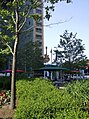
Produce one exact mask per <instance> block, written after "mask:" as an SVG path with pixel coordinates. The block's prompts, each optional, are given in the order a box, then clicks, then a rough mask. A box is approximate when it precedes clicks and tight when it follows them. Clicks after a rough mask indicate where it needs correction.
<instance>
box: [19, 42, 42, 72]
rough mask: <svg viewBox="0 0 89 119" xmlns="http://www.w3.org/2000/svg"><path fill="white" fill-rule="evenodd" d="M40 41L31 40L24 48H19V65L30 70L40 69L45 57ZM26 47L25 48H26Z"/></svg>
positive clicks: (20, 67)
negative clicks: (43, 56)
mask: <svg viewBox="0 0 89 119" xmlns="http://www.w3.org/2000/svg"><path fill="white" fill-rule="evenodd" d="M39 47H40V45H39V42H35V43H34V42H32V41H29V42H28V43H26V44H25V45H24V47H23V48H20V49H19V50H18V54H17V67H18V69H23V70H25V71H29V70H30V69H39V68H41V67H42V66H43V58H42V53H41V49H40V48H39ZM24 49H25V50H24Z"/></svg>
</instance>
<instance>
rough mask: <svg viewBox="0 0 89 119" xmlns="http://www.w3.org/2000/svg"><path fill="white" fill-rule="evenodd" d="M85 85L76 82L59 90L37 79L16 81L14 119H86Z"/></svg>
mask: <svg viewBox="0 0 89 119" xmlns="http://www.w3.org/2000/svg"><path fill="white" fill-rule="evenodd" d="M87 82H88V83H89V81H81V82H79V81H76V82H74V83H72V84H68V86H67V87H66V88H65V89H64V90H60V89H57V88H56V87H54V86H53V84H52V83H51V82H49V81H47V80H43V79H39V78H36V79H34V80H31V81H29V80H19V81H17V99H18V106H17V108H16V112H15V115H14V119H88V118H89V114H88V109H87V108H86V106H87V104H88V101H89V96H88V94H89V84H87ZM85 86H86V87H87V88H86V87H85ZM87 92H88V93H87Z"/></svg>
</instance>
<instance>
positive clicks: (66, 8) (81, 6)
mask: <svg viewBox="0 0 89 119" xmlns="http://www.w3.org/2000/svg"><path fill="white" fill-rule="evenodd" d="M51 13H52V17H51V18H50V20H49V21H47V20H44V24H45V25H47V24H50V23H53V24H54V23H59V22H63V23H59V24H54V25H51V26H48V27H45V28H44V49H45V47H46V46H47V47H48V54H49V56H50V50H51V48H52V49H54V47H57V45H58V43H59V39H60V35H62V34H63V33H64V31H65V30H68V31H69V32H73V33H74V34H75V33H77V36H76V38H78V39H79V38H80V39H82V40H83V42H82V44H85V49H86V50H85V54H86V55H87V57H88V58H89V0H73V3H70V4H66V2H59V3H58V4H56V7H55V11H54V12H51ZM44 53H45V52H44Z"/></svg>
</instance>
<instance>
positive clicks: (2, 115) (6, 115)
mask: <svg viewBox="0 0 89 119" xmlns="http://www.w3.org/2000/svg"><path fill="white" fill-rule="evenodd" d="M14 112H15V109H9V105H4V106H2V108H0V119H13V117H14Z"/></svg>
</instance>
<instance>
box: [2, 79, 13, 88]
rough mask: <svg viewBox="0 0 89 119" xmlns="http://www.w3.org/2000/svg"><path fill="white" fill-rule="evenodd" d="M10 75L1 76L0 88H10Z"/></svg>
mask: <svg viewBox="0 0 89 119" xmlns="http://www.w3.org/2000/svg"><path fill="white" fill-rule="evenodd" d="M10 87H11V85H10V77H0V89H5V90H10Z"/></svg>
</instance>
